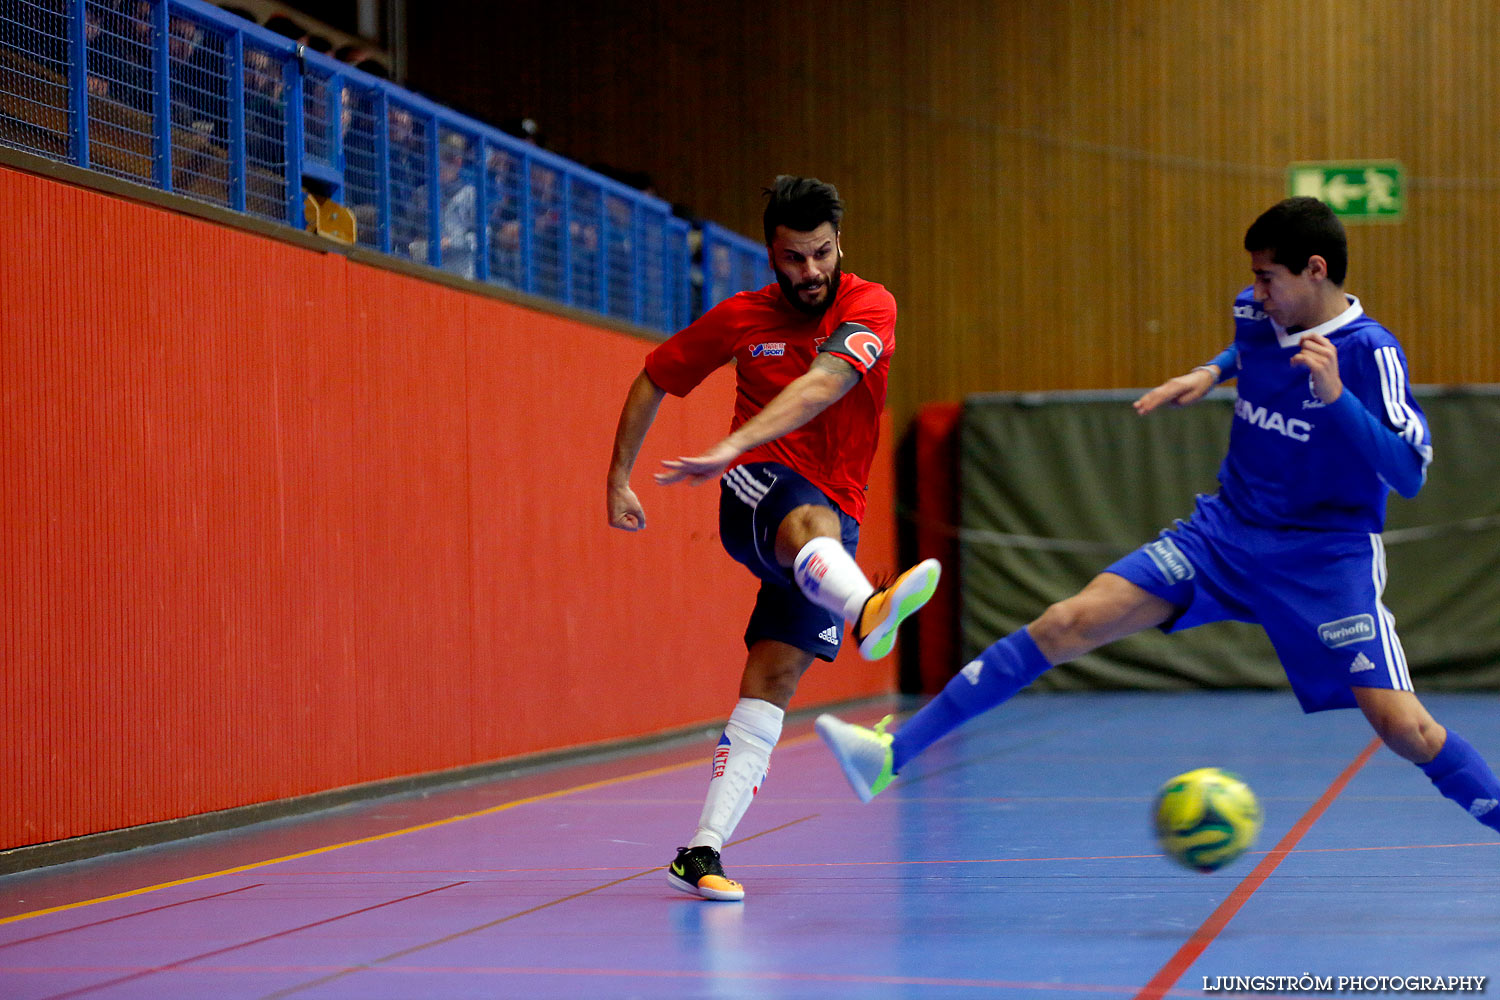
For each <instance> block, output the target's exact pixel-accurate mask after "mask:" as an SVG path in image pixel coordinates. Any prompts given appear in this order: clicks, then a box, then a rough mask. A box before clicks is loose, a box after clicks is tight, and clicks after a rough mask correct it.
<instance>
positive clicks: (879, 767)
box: [813, 714, 896, 802]
mask: <svg viewBox="0 0 1500 1000" xmlns="http://www.w3.org/2000/svg"><path fill="white" fill-rule="evenodd" d="M892 718H893V716H890V715H887V716H886V717H885V718H883V719H881V720H880V721H879V722H877V723H876V724H875V728H874V729H866V728H865V727H864V726H856V725H854V724H853V723H849V722H844V721H843V720H842V719H838V718H835V717H834V716H832V715H826V714H825V715H820V716H818V718H817V721H816V722H815V723H813V726H814V728H816V729H817V731H818V735H819V736H821V737H823V742H824V743H827V744H828V749H830V750H832V751H833V757H834V759H835V760H837V761H838V762H839V767H840V768H842V769H843V771H844V777H846V778H848V779H849V784H850V785H851V786H853V788H854V794H855V795H858V796H859V800H860V801H861V802H868V801H870V800H871V799H873V798H874V797H875V796H877V795H879V794H880V793H881V792H882V791H884V790H885V786H887V785H889V784H890V783H891V781H892V779H894V778H895V777H896V772H895V771H894V770H893V765H894V763H895V755H894V754H893V753H892V752H891V740H892V739H893V738H894V737H892V735H891V734H890V733H888V732H886V731H885V727H886V724H887V723H889V722H890V721H891V719H892Z"/></svg>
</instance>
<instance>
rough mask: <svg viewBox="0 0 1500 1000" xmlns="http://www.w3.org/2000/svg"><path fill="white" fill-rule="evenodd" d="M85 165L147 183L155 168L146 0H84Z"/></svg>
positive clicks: (152, 51) (153, 90) (153, 70)
mask: <svg viewBox="0 0 1500 1000" xmlns="http://www.w3.org/2000/svg"><path fill="white" fill-rule="evenodd" d="M84 37H85V39H86V40H87V44H86V49H87V63H88V83H87V89H88V95H89V97H88V137H89V149H88V152H89V156H88V158H89V165H90V166H91V167H93V168H94V169H95V170H99V171H102V172H103V173H107V174H112V175H114V176H116V177H124V178H127V179H130V180H141V181H145V182H147V183H150V182H151V181H152V179H153V178H154V177H155V172H156V143H155V140H154V135H155V132H156V120H155V117H154V115H153V107H154V95H155V93H156V83H155V77H156V67H155V63H154V57H155V49H156V47H155V45H154V44H153V43H152V18H151V8H150V5H149V4H143V5H141V9H138V8H137V7H136V5H134V4H126V5H125V6H124V7H123V8H120V7H116V6H115V5H114V4H111V3H99V2H95V0H88V2H87V3H86V4H85V5H84Z"/></svg>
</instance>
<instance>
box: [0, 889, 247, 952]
mask: <svg viewBox="0 0 1500 1000" xmlns="http://www.w3.org/2000/svg"><path fill="white" fill-rule="evenodd" d="M263 885H265V883H264V882H252V883H250V884H249V885H242V886H240V887H239V888H238V889H227V890H225V891H224V892H215V893H210V894H209V895H207V896H194V897H193V898H192V899H182V900H178V901H177V902H175V903H165V904H163V905H161V906H153V907H150V908H149V909H145V910H132V911H130V912H129V913H122V914H120V915H119V916H118V917H105V918H104V919H103V920H95V921H93V922H92V923H87V924H77V925H76V926H73V927H64V928H62V929H61V930H55V931H48V932H47V933H45V934H33V935H32V936H31V937H24V938H16V939H15V940H14V941H0V948H14V947H15V946H16V945H18V944H30V943H31V942H33V941H40V940H42V939H43V938H49V937H57V936H58V935H59V934H72V933H73V932H74V931H84V930H88V929H89V928H90V927H98V926H100V925H101V924H112V923H115V922H116V921H119V920H129V919H131V918H132V917H144V916H145V915H146V914H148V913H160V912H161V911H162V910H170V909H173V908H175V907H178V906H187V905H188V904H189V903H201V902H203V901H205V900H209V899H220V898H222V897H224V896H233V895H234V894H235V893H237V892H247V891H249V890H250V889H259V888H260V887H261V886H263Z"/></svg>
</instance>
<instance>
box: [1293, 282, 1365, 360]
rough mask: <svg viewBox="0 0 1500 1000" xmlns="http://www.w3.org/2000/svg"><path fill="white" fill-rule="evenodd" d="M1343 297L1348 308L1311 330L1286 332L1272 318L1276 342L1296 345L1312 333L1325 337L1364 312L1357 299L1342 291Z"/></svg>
mask: <svg viewBox="0 0 1500 1000" xmlns="http://www.w3.org/2000/svg"><path fill="white" fill-rule="evenodd" d="M1344 298H1346V299H1348V300H1349V308H1348V309H1345V310H1344V311H1343V312H1341V313H1339V314H1338V315H1337V316H1335V317H1333V319H1331V320H1329V321H1328V322H1327V323H1319V324H1318V325H1317V326H1315V327H1313V328H1312V329H1311V330H1299V331H1298V332H1297V333H1287V332H1286V329H1285V328H1284V327H1281V326H1279V325H1277V323H1276V321H1275V320H1274V319H1273V320H1271V326H1272V328H1273V329H1275V331H1276V340H1277V342H1278V343H1279V344H1281V346H1282V347H1296V346H1297V345H1298V344H1300V343H1302V338H1303V337H1306V336H1308V335H1310V334H1314V333H1321V334H1322V335H1323V336H1325V337H1326V336H1328V335H1329V334H1331V333H1333V332H1334V331H1336V330H1340V329H1343V328H1344V327H1346V326H1348V325H1349V324H1350V323H1353V322H1354V321H1355V320H1357V319H1359V318H1360V317H1361V316H1363V315H1364V314H1365V307H1364V306H1362V305H1360V304H1359V299H1356V298H1355V297H1354V296H1352V295H1350V294H1349V293H1348V292H1345V293H1344Z"/></svg>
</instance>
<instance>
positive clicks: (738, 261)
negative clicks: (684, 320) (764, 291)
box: [703, 222, 776, 312]
mask: <svg viewBox="0 0 1500 1000" xmlns="http://www.w3.org/2000/svg"><path fill="white" fill-rule="evenodd" d="M775 280H776V275H775V274H774V273H773V272H772V271H771V262H770V261H769V260H768V259H767V257H766V248H765V246H764V245H763V244H760V243H757V242H755V241H754V240H752V239H747V238H746V237H744V236H741V235H740V234H739V233H736V232H732V231H731V230H728V229H725V228H724V227H723V226H720V225H717V224H716V223H712V222H705V223H703V311H705V312H706V311H707V310H708V309H710V308H712V307H713V306H715V305H717V304H718V303H719V302H722V301H723V300H724V299H727V298H729V296H731V295H733V294H734V293H735V292H738V291H742V290H744V289H746V288H760V287H761V286H763V285H767V284H770V283H771V282H773V281H775Z"/></svg>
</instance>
